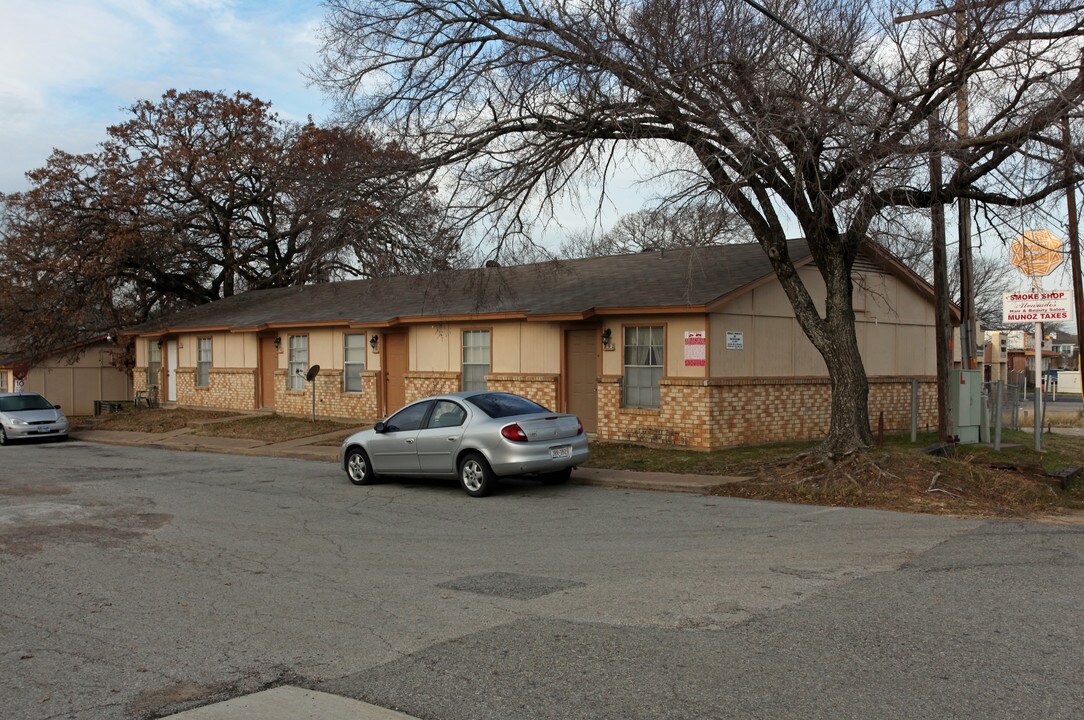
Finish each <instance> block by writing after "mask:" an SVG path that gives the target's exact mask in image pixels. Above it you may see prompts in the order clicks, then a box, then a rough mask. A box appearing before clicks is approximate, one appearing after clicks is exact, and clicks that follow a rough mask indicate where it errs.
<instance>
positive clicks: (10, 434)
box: [0, 393, 68, 445]
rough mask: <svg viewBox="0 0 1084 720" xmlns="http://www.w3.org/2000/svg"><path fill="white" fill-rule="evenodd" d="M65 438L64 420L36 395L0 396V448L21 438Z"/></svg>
mask: <svg viewBox="0 0 1084 720" xmlns="http://www.w3.org/2000/svg"><path fill="white" fill-rule="evenodd" d="M37 437H52V438H56V439H59V440H66V439H67V438H68V418H66V417H64V413H62V412H60V406H59V405H53V404H52V403H51V402H49V401H48V400H46V399H45V398H43V397H42V396H41V395H38V394H37V393H2V394H0V445H7V444H8V443H9V442H10V441H12V440H19V439H23V438H37Z"/></svg>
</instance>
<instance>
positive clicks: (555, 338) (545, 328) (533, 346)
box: [521, 323, 601, 375]
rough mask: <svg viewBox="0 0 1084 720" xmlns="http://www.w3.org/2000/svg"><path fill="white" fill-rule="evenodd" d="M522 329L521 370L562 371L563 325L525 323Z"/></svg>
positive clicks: (535, 371) (526, 371) (530, 371)
mask: <svg viewBox="0 0 1084 720" xmlns="http://www.w3.org/2000/svg"><path fill="white" fill-rule="evenodd" d="M521 329H522V332H523V335H522V346H521V347H522V363H523V367H522V368H521V372H524V373H528V374H531V373H546V374H554V375H555V374H557V373H559V372H561V326H560V325H558V324H557V323H523V324H522V325H521ZM599 342H601V341H599Z"/></svg>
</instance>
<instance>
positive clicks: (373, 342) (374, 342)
mask: <svg viewBox="0 0 1084 720" xmlns="http://www.w3.org/2000/svg"><path fill="white" fill-rule="evenodd" d="M378 344H379V341H378V340H377V336H376V335H373V336H372V337H371V338H369V347H371V348H372V349H373V352H377V349H376V347H377V345H378Z"/></svg>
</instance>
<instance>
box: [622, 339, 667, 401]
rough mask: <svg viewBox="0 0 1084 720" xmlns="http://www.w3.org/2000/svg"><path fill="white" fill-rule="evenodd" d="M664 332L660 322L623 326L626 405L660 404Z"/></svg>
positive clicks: (624, 399) (624, 398)
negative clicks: (656, 323)
mask: <svg viewBox="0 0 1084 720" xmlns="http://www.w3.org/2000/svg"><path fill="white" fill-rule="evenodd" d="M664 335H665V333H664V332H663V327H662V326H661V325H656V326H651V327H627V328H625V387H624V397H623V402H622V404H623V405H624V406H625V407H640V408H657V407H658V406H659V381H660V380H662V371H663V338H664Z"/></svg>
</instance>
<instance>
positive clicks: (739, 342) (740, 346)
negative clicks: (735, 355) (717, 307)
mask: <svg viewBox="0 0 1084 720" xmlns="http://www.w3.org/2000/svg"><path fill="white" fill-rule="evenodd" d="M726 349H727V350H744V349H745V333H744V332H742V331H740V330H727V331H726Z"/></svg>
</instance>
